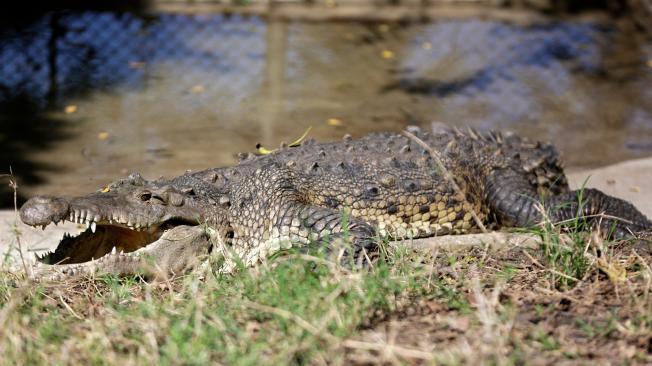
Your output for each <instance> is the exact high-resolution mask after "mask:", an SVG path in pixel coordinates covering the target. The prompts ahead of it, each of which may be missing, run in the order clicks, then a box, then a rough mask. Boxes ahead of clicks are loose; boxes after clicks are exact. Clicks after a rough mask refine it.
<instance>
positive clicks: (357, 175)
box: [20, 125, 652, 275]
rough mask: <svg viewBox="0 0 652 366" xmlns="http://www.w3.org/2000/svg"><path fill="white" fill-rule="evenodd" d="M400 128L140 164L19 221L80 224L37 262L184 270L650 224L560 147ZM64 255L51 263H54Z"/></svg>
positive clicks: (643, 228)
mask: <svg viewBox="0 0 652 366" xmlns="http://www.w3.org/2000/svg"><path fill="white" fill-rule="evenodd" d="M406 131H407V132H405V133H403V134H397V133H390V132H381V133H372V134H369V135H367V136H364V137H362V138H360V139H352V138H351V137H350V136H348V135H347V136H345V137H344V138H343V139H342V140H341V141H337V142H328V143H316V142H315V141H314V140H312V139H308V140H306V141H304V142H302V143H301V144H300V145H299V146H293V145H292V146H288V145H285V144H283V145H281V147H279V148H278V149H276V150H275V151H272V152H271V153H269V154H264V155H263V154H251V153H244V154H240V155H239V157H240V161H239V163H237V165H235V166H230V167H220V168H212V169H207V170H203V171H199V172H187V173H185V174H183V175H181V176H179V177H175V178H172V179H163V178H161V179H156V180H147V179H145V178H143V177H142V176H140V175H139V174H137V173H134V174H131V175H130V176H128V177H127V178H124V179H120V180H117V181H115V182H113V183H111V184H109V185H108V186H106V187H104V188H102V189H101V190H99V191H97V192H93V193H90V194H88V195H83V196H79V197H72V198H70V197H57V196H36V197H33V198H31V199H30V200H29V201H27V202H26V203H25V204H24V205H23V206H22V208H21V210H20V217H21V219H22V221H23V222H24V223H26V224H28V225H32V226H42V227H43V228H45V226H47V225H49V224H52V223H54V224H56V223H58V222H62V221H66V220H68V221H72V222H76V223H81V224H86V226H87V229H86V231H84V232H82V233H81V234H80V235H78V236H76V237H73V236H69V235H65V236H64V238H63V239H62V241H61V242H60V244H59V245H58V247H57V249H56V250H55V251H54V252H51V253H49V254H47V255H45V256H44V257H42V258H40V261H41V262H44V263H46V264H50V265H41V266H40V267H41V268H43V267H45V268H57V269H58V270H59V273H63V274H65V275H69V274H79V273H89V272H95V271H98V272H109V273H116V274H130V273H146V274H157V273H159V274H160V273H168V274H169V273H179V272H182V271H184V270H187V269H189V268H193V267H194V266H196V265H197V263H198V258H205V256H206V255H207V254H208V253H209V252H214V251H217V252H219V253H221V254H222V255H224V256H225V258H229V260H228V261H227V262H228V263H229V264H225V268H226V269H225V270H232V269H233V268H234V263H241V264H243V265H245V266H253V265H255V264H257V263H259V262H260V261H263V260H265V258H268V257H269V256H270V255H272V254H274V253H276V252H279V251H282V250H285V249H290V248H315V247H316V248H323V249H324V250H326V251H328V252H330V253H335V254H336V255H338V256H339V259H340V260H344V259H350V260H353V261H354V262H355V263H356V264H358V265H360V264H364V262H367V261H369V260H372V259H373V256H374V254H375V253H377V250H378V240H379V238H380V237H381V236H386V237H390V238H392V239H401V238H419V237H428V236H435V235H447V234H461V233H471V232H477V231H479V230H480V229H482V230H488V229H491V230H494V229H500V228H510V227H532V226H535V225H539V224H541V223H542V222H553V223H565V222H568V221H569V220H572V219H574V218H580V219H581V222H583V223H584V225H585V226H586V227H587V228H596V227H597V228H600V229H601V231H602V232H604V233H605V235H607V236H611V237H614V238H621V237H627V236H635V235H637V233H641V232H649V231H651V230H652V223H651V222H650V220H648V219H647V218H646V217H645V216H644V215H643V214H642V213H641V212H640V211H638V210H637V209H636V208H635V207H634V206H633V205H632V204H631V203H629V202H626V201H624V200H621V199H618V198H615V197H611V196H608V195H606V194H604V193H603V192H601V191H599V190H595V189H582V190H571V189H569V186H568V183H567V179H566V176H565V175H564V171H563V164H562V161H561V158H560V154H559V152H558V151H557V150H556V149H555V147H554V146H553V145H551V144H549V143H543V142H537V141H531V140H529V139H527V138H524V137H520V136H518V135H515V134H511V133H501V132H497V131H485V132H479V131H476V130H473V129H468V130H460V129H457V128H450V127H448V126H439V125H433V130H432V131H424V130H422V129H420V128H418V127H413V126H411V127H408V128H407V130H406ZM52 264H56V265H52Z"/></svg>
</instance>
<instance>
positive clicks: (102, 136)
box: [97, 131, 109, 140]
mask: <svg viewBox="0 0 652 366" xmlns="http://www.w3.org/2000/svg"><path fill="white" fill-rule="evenodd" d="M97 138H98V140H106V139H108V138H109V133H108V132H106V131H102V132H100V133H98V134H97Z"/></svg>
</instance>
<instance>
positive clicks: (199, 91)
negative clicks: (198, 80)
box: [190, 84, 206, 94]
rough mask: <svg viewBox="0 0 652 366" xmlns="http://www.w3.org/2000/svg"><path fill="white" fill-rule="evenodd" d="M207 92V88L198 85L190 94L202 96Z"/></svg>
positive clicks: (191, 89)
mask: <svg viewBox="0 0 652 366" xmlns="http://www.w3.org/2000/svg"><path fill="white" fill-rule="evenodd" d="M205 91H206V88H205V87H204V86H203V85H201V84H197V85H195V86H193V87H192V88H190V92H191V93H193V94H201V93H203V92H205Z"/></svg>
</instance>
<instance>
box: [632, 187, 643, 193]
mask: <svg viewBox="0 0 652 366" xmlns="http://www.w3.org/2000/svg"><path fill="white" fill-rule="evenodd" d="M629 190H630V191H632V192H635V193H638V192H640V191H641V187H638V186H634V187H631V188H629Z"/></svg>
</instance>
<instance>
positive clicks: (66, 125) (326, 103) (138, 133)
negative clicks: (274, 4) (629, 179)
mask: <svg viewBox="0 0 652 366" xmlns="http://www.w3.org/2000/svg"><path fill="white" fill-rule="evenodd" d="M649 59H652V45H650V44H649V43H645V42H644V41H640V40H638V39H637V38H636V36H635V34H634V35H633V33H630V32H628V31H626V30H623V29H622V28H620V27H616V26H604V25H598V24H594V23H591V22H586V21H581V22H580V21H575V22H574V21H565V22H554V23H550V24H546V25H539V26H529V27H528V26H517V25H510V24H504V23H500V22H492V21H479V20H466V21H459V20H458V21H440V22H434V23H431V24H370V23H365V24H358V23H316V24H307V23H290V24H283V23H270V24H267V23H266V22H265V21H263V20H262V19H260V18H257V17H242V16H222V15H203V16H187V15H174V14H164V15H160V16H156V17H140V16H136V15H134V14H131V13H113V12H93V11H86V12H59V13H50V14H47V15H45V16H43V17H42V18H40V19H38V20H37V21H34V22H32V23H31V24H30V25H28V26H25V27H22V28H21V29H18V30H6V29H5V30H3V31H2V33H1V34H0V105H2V109H0V120H1V121H2V125H1V126H0V138H2V139H3V140H5V141H6V140H7V139H9V140H11V144H4V145H3V147H2V148H0V149H2V150H3V151H2V152H3V158H2V159H1V160H0V163H2V166H3V168H2V169H3V170H4V169H7V168H6V167H8V165H12V166H14V171H15V172H16V173H17V174H18V175H19V178H21V180H22V181H23V183H26V184H25V185H23V187H24V188H25V189H24V192H26V193H27V194H31V193H33V192H39V193H68V194H77V193H80V192H84V191H89V190H92V189H95V188H97V187H99V186H101V185H103V184H105V183H106V182H107V181H109V180H112V179H114V178H115V177H116V176H120V175H124V174H126V173H127V172H129V171H134V170H138V171H141V172H143V173H144V174H145V175H148V176H158V175H161V174H163V175H167V176H170V175H176V174H180V173H182V172H183V171H184V170H186V169H201V168H205V167H210V166H217V165H224V164H229V163H231V162H232V155H233V154H234V153H236V152H239V151H243V150H251V149H252V147H253V146H254V145H255V144H256V143H257V142H262V143H264V144H265V145H267V146H273V145H274V144H277V143H279V142H280V141H282V140H285V141H288V140H292V139H294V138H295V137H297V136H298V135H300V134H301V132H302V131H303V130H305V129H306V128H307V127H309V126H313V127H314V128H313V130H312V131H313V132H312V134H313V135H314V136H315V137H317V138H319V139H331V138H336V137H338V136H340V135H342V134H344V133H352V134H354V135H360V134H363V133H366V132H368V131H372V130H398V129H400V128H402V127H404V126H405V124H406V123H415V122H416V123H421V124H423V125H427V124H428V123H429V122H430V121H431V120H440V121H446V122H448V123H454V124H459V125H464V124H466V125H472V126H475V127H481V128H501V129H511V130H515V131H517V132H519V133H523V134H525V135H529V136H532V137H535V138H538V139H544V140H554V141H555V143H556V144H557V145H558V146H560V148H561V149H562V150H564V151H565V152H566V156H567V158H568V159H567V160H569V161H570V163H571V165H575V166H577V165H601V164H606V163H609V162H614V161H617V160H622V159H626V158H631V157H637V156H645V155H650V154H652V147H650V146H649V141H650V140H652V105H651V100H652V98H650V97H651V95H650V93H651V90H652V89H651V88H650V86H651V85H652V83H651V78H652V72H651V71H652V67H649V66H648V65H647V62H648V61H647V60H649ZM25 100H28V101H29V103H28V104H25ZM25 105H28V106H29V107H28V108H22V107H21V108H18V107H17V106H23V107H24V106H25ZM66 105H74V106H75V109H74V110H75V111H74V113H65V106H66ZM69 111H71V109H69ZM332 118H336V119H337V120H338V121H341V123H340V124H339V125H338V126H333V125H329V124H328V123H327V122H326V121H328V120H329V119H332ZM16 131H20V132H21V133H17V132H16ZM34 131H37V132H34ZM2 195H3V196H5V194H4V193H2Z"/></svg>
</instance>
